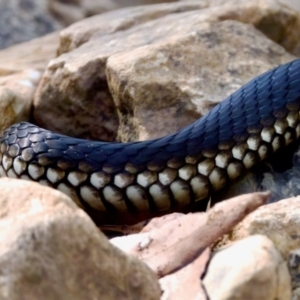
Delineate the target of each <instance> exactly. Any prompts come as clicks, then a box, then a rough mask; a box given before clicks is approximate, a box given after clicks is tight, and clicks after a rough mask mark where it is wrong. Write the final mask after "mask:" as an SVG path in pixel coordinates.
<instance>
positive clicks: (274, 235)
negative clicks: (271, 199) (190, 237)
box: [222, 197, 300, 259]
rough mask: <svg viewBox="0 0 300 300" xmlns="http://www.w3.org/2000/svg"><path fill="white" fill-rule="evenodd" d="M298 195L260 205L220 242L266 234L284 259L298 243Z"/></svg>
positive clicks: (297, 246) (299, 241)
mask: <svg viewBox="0 0 300 300" xmlns="http://www.w3.org/2000/svg"><path fill="white" fill-rule="evenodd" d="M299 215H300V197H295V198H291V199H285V200H282V201H279V202H276V203H272V204H269V205H265V206H263V207H260V208H259V209H257V210H256V211H255V212H253V213H251V214H249V215H248V216H247V217H246V218H245V219H244V220H243V221H242V222H241V223H239V224H238V225H237V226H236V227H235V228H234V229H233V230H232V231H231V232H230V233H229V234H228V236H226V239H224V240H223V242H222V244H224V243H225V244H227V243H228V242H233V241H237V240H240V239H242V238H245V237H248V236H249V235H254V234H262V235H265V236H267V237H268V238H269V239H270V240H271V241H272V242H273V243H274V245H275V246H276V248H277V250H278V251H279V252H280V254H281V255H282V257H283V258H284V259H287V257H288V255H289V253H290V252H291V251H292V250H294V249H297V248H299V245H300V217H299Z"/></svg>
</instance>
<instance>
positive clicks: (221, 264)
mask: <svg viewBox="0 0 300 300" xmlns="http://www.w3.org/2000/svg"><path fill="white" fill-rule="evenodd" d="M203 284H204V287H205V290H206V292H207V294H208V297H209V299H218V300H225V299H228V300H229V299H230V300H235V299H236V300H238V299H247V300H252V299H253V300H257V299H264V300H268V299H270V300H274V299H278V300H287V299H291V284H290V276H289V273H288V269H287V266H286V263H285V262H284V261H283V259H282V258H281V256H280V254H279V253H278V252H277V250H276V247H275V246H274V245H273V243H272V242H271V241H270V240H269V239H268V238H267V237H264V236H261V235H255V236H251V237H248V238H245V239H243V240H240V241H238V242H236V243H234V244H232V245H229V246H228V247H226V248H224V249H220V250H219V251H217V252H216V253H215V254H214V255H213V257H212V259H211V261H210V263H209V265H208V269H207V271H206V275H205V277H204V279H203Z"/></svg>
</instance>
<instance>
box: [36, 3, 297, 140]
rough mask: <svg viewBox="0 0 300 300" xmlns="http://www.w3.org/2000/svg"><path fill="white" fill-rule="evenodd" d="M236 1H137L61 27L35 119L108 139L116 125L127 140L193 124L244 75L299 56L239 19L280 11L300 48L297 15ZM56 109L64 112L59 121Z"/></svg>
mask: <svg viewBox="0 0 300 300" xmlns="http://www.w3.org/2000/svg"><path fill="white" fill-rule="evenodd" d="M209 3H210V4H209ZM239 3H240V4H239V6H238V7H237V4H236V2H235V4H234V5H233V4H231V5H229V4H228V5H225V6H224V7H223V6H221V5H220V1H214V2H207V1H204V2H201V3H198V2H187V3H184V2H178V3H172V4H162V5H154V6H150V7H149V8H148V7H147V8H144V7H138V8H135V9H131V10H129V9H123V10H117V11H114V12H108V13H105V14H102V15H100V16H95V17H92V18H90V19H88V20H85V21H81V22H79V23H77V24H74V25H72V26H71V27H69V28H68V29H66V30H64V31H63V32H62V33H61V43H60V47H59V50H58V53H59V54H61V55H60V56H59V57H57V58H56V59H54V60H52V61H51V63H50V64H49V66H48V68H47V70H46V72H45V74H44V76H43V78H42V80H41V83H40V85H39V88H38V91H37V93H36V95H35V101H34V118H35V122H36V123H37V124H38V125H40V126H42V127H46V128H48V129H50V130H53V131H57V132H61V133H63V134H68V135H69V134H72V135H75V136H77V137H81V138H89V139H102V140H108V141H112V140H115V139H116V131H117V130H118V128H119V133H118V139H119V140H121V141H129V140H143V139H148V138H155V137H158V136H162V135H164V134H167V133H172V132H174V131H176V130H178V129H179V128H182V127H184V126H185V125H187V124H189V123H191V122H192V121H194V120H196V119H197V118H198V117H200V116H202V115H203V114H204V113H205V112H207V111H208V110H210V109H211V108H212V106H214V105H215V104H217V103H218V102H219V101H221V100H223V99H224V98H225V96H226V95H229V94H230V93H231V92H233V91H234V90H236V89H237V88H239V87H240V86H241V85H242V84H244V83H245V82H246V81H248V80H250V79H251V78H253V77H254V76H256V75H258V74H260V73H262V72H264V71H266V70H267V69H270V68H272V67H274V66H276V65H278V64H281V63H284V62H286V61H289V60H292V59H293V58H294V56H292V55H290V54H289V53H287V52H285V51H284V50H283V48H282V47H281V46H278V44H275V43H274V42H272V41H270V40H268V39H267V38H266V37H265V35H262V34H261V33H259V32H258V31H257V30H255V29H254V28H253V27H252V26H250V25H245V24H242V23H241V22H238V21H239V20H241V19H243V18H244V17H245V19H243V21H244V22H250V23H251V22H253V23H254V24H255V26H258V24H262V23H263V24H265V23H266V20H268V19H269V20H274V24H273V23H272V27H274V28H275V24H277V27H279V28H284V30H283V31H284V35H285V38H286V40H290V42H289V43H287V44H289V45H290V46H289V47H290V48H289V49H296V47H297V46H296V40H297V39H296V37H295V36H297V34H298V31H297V30H296V28H298V27H297V24H298V23H297V22H300V18H299V14H297V13H296V12H295V11H293V10H292V9H290V8H288V7H286V6H283V5H280V4H278V3H277V2H276V1H275V0H273V1H271V0H270V1H268V2H267V3H265V4H264V5H262V4H261V2H260V1H258V0H257V1H255V2H251V5H250V4H249V5H245V2H243V1H240V2H239ZM213 5H215V6H213ZM207 7H209V8H207ZM272 7H273V8H272ZM204 8H207V9H204ZM237 9H238V11H239V12H240V14H236V11H237ZM258 11H259V12H261V13H260V14H259V15H257V14H256V12H258ZM279 12H282V13H284V16H285V18H284V17H280V16H278V14H279ZM276 13H277V14H276ZM251 16H255V17H252V18H251ZM275 16H278V17H275ZM227 19H235V20H237V21H224V20H227ZM111 20H113V21H111ZM220 20H222V22H220ZM287 20H293V22H292V21H291V22H290V23H289V24H293V25H294V26H292V25H289V26H291V28H290V27H288V26H287V25H285V24H286V23H285V22H287ZM258 27H259V26H258ZM261 27H263V26H261ZM263 28H264V27H263ZM276 38H277V36H276ZM292 41H293V42H292ZM291 45H292V46H291ZM239 49H243V51H239ZM245 49H247V50H245ZM243 53H246V54H245V55H243ZM46 112H47V113H46ZM58 113H59V114H60V115H61V116H62V115H63V116H64V117H61V118H60V120H59V122H55V123H54V122H53V121H52V120H53V119H54V118H56V116H57V114H58ZM91 120H93V121H92V124H91V123H90V122H91ZM119 120H120V125H119ZM174 120H176V121H174ZM100 124H102V125H101V126H102V127H100ZM153 124H155V127H154V125H153Z"/></svg>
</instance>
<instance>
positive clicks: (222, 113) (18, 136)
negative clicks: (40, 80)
mask: <svg viewBox="0 0 300 300" xmlns="http://www.w3.org/2000/svg"><path fill="white" fill-rule="evenodd" d="M299 114H300V59H296V60H294V61H291V62H288V63H285V64H282V65H280V66H278V67H276V68H274V69H272V70H270V71H267V72H266V73H264V74H262V75H259V76H257V77H255V78H254V79H252V80H251V81H250V82H248V83H247V84H245V85H243V86H242V87H241V88H239V89H238V90H237V91H236V92H234V93H233V94H231V95H230V96H229V97H227V98H226V99H225V100H223V101H222V102H220V103H219V104H218V105H216V106H215V107H214V108H213V109H212V110H210V111H209V112H208V113H207V114H206V115H204V116H203V117H201V118H200V119H198V120H196V121H195V122H193V123H192V124H190V125H189V126H187V127H185V128H183V129H182V130H179V131H178V132H176V133H173V134H170V135H167V136H164V137H161V138H156V139H152V140H146V141H137V142H128V143H121V142H102V141H91V140H84V139H78V138H73V137H69V136H65V135H61V134H58V133H54V132H51V131H48V130H46V129H43V128H40V127H38V126H36V125H34V124H31V123H28V122H20V123H18V124H14V125H12V126H10V127H9V128H8V129H6V130H5V131H4V133H3V135H2V136H1V138H0V177H11V178H19V179H24V180H30V181H36V182H39V183H40V184H42V185H45V186H50V187H52V188H55V189H57V190H60V191H61V192H63V193H65V194H67V195H68V196H70V197H71V198H72V200H73V201H75V203H76V204H78V206H80V207H81V208H83V209H84V210H85V211H86V212H87V213H88V214H89V215H90V216H91V218H92V219H93V220H94V221H95V222H96V223H97V224H133V223H136V222H138V221H141V220H145V219H149V218H152V217H154V216H158V215H162V214H166V213H169V212H175V211H189V209H192V208H193V207H200V208H201V209H202V210H205V209H206V208H207V205H208V204H207V203H208V199H210V197H211V195H212V194H213V193H215V192H216V191H218V190H220V189H222V188H223V187H225V186H226V185H228V184H229V182H231V181H232V180H235V179H236V178H238V177H239V176H240V175H242V174H243V173H245V172H246V170H248V169H250V168H252V167H253V166H254V165H256V164H257V163H259V162H260V161H262V160H264V159H265V158H267V157H268V156H269V155H271V154H272V153H274V152H276V151H277V150H278V149H280V148H282V147H284V146H286V145H288V144H290V143H291V142H293V141H295V140H296V139H297V138H299V136H300V117H299Z"/></svg>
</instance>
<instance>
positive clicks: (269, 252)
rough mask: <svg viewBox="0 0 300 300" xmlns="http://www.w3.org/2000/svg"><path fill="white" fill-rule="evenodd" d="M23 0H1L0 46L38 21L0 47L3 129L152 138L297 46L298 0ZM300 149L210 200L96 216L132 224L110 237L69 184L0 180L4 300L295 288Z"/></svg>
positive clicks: (299, 264)
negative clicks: (139, 219)
mask: <svg viewBox="0 0 300 300" xmlns="http://www.w3.org/2000/svg"><path fill="white" fill-rule="evenodd" d="M21 2H22V1H17V0H13V1H9V2H8V1H0V12H1V13H0V28H1V30H0V47H1V48H5V47H8V46H9V45H12V44H14V43H16V42H21V41H24V40H28V39H31V38H33V37H37V36H40V35H44V34H46V33H49V34H48V35H45V36H42V37H38V38H36V39H33V40H30V41H28V42H23V43H21V44H18V45H14V46H11V47H9V48H7V49H3V50H1V51H0V132H3V130H4V129H6V128H7V127H8V126H10V125H11V124H13V123H16V122H19V121H30V122H33V123H35V124H38V125H40V126H42V127H44V128H48V129H50V130H52V131H56V132H60V133H63V134H67V135H72V136H77V137H80V138H88V139H100V140H106V141H115V140H119V141H124V142H126V141H132V140H145V139H149V138H154V137H160V136H163V135H165V134H169V133H173V132H175V131H177V130H179V129H180V128H182V127H184V126H186V125H188V124H189V123H191V122H192V121H194V120H196V119H198V118H199V117H201V116H202V115H203V114H205V113H206V112H207V111H208V110H210V109H211V108H212V107H213V106H214V105H215V104H217V103H218V102H220V101H221V100H222V99H224V98H225V97H226V96H228V95H229V94H230V93H232V92H233V91H235V90H236V89H238V88H239V87H240V86H242V85H243V84H244V83H246V82H247V81H249V80H250V79H252V78H253V77H255V76H257V75H258V74H261V73H263V72H264V71H266V70H268V69H271V68H273V67H275V66H277V65H279V64H282V63H285V62H288V61H291V60H293V59H295V58H297V57H299V56H300V31H299V26H300V6H299V3H298V2H297V1H290V2H287V1H279V0H267V1H260V0H252V1H249V0H247V1H246V0H229V1H221V0H201V1H200V0H199V1H177V2H176V1H174V2H173V3H163V4H155V5H150V6H149V5H147V6H139V7H127V8H120V7H121V6H127V5H136V4H149V2H151V1H144V2H143V3H142V2H141V1H132V2H131V1H128V2H126V1H117V0H115V1H83V0H82V1H79V0H78V1H75V0H74V1H66V2H63V1H40V0H39V1H38V0H36V1H34V0H31V1H23V2H22V5H21V4H20V3H21ZM147 2H148V3H147ZM157 2H159V1H157ZM117 8H120V9H118V10H116V9H117ZM18 9H19V11H18ZM100 13H101V14H100ZM1 14H3V15H1ZM91 15H94V16H92V17H90V18H86V17H88V16H91ZM20 16H21V17H20ZM19 17H20V18H19ZM12 21H13V22H12ZM1 22H2V23H3V24H1ZM74 22H75V23H74ZM26 24H30V26H29V25H28V26H27V25H26ZM70 24H72V25H70ZM68 25H70V26H68ZM10 26H11V27H10ZM66 26H68V27H66ZM65 27H66V28H65ZM4 29H5V30H6V31H5V30H4ZM299 157H300V154H299V143H295V144H293V145H292V146H291V147H289V148H288V149H285V150H284V151H281V152H279V153H277V154H276V155H274V156H273V157H271V158H269V159H268V160H267V161H266V162H264V163H263V164H260V165H259V166H257V167H256V168H254V169H253V170H251V172H249V173H248V174H245V175H244V176H243V177H242V178H241V179H239V180H237V181H236V182H234V183H233V184H232V185H231V186H229V187H227V188H226V189H225V190H223V191H222V192H220V193H218V194H216V195H214V199H213V200H215V201H218V200H223V199H227V198H230V199H229V200H227V201H223V202H221V203H219V204H217V205H215V206H214V207H213V208H212V209H211V210H209V211H208V212H206V213H190V214H187V215H184V214H171V215H167V216H164V217H161V218H156V219H153V220H150V221H148V222H144V223H140V224H136V225H134V226H130V227H129V226H123V227H121V228H120V227H118V228H116V227H112V226H110V227H109V226H106V227H105V228H102V229H105V230H106V232H107V231H109V230H111V231H112V230H114V231H116V230H119V231H122V232H125V233H128V234H129V235H125V236H122V237H115V238H111V239H110V240H109V239H107V237H106V236H105V235H104V234H103V233H102V232H101V231H100V230H99V228H97V227H96V226H95V224H94V223H93V222H92V221H91V219H90V218H89V216H88V215H87V214H86V213H85V212H84V211H83V210H82V209H80V208H78V207H77V206H76V205H75V203H74V202H73V201H72V200H71V199H70V198H69V197H68V196H67V195H64V194H62V193H61V192H59V191H55V190H52V189H50V188H48V187H44V186H40V185H39V184H37V183H33V182H27V181H20V180H16V179H6V178H3V179H1V180H0V190H1V194H0V202H1V205H0V232H1V234H0V299H12V300H14V299H30V300H32V299H42V298H43V299H170V300H173V299H175V300H176V299H205V300H208V299H210V300H220V299H222V300H223V299H224V300H225V299H228V300H229V299H249V300H251V299H253V300H254V299H255V300H257V299H266V300H268V299H270V300H271V299H272V300H273V299H278V300H281V299H282V300H286V299H293V300H296V299H300V281H299V276H300V259H299V258H300V229H299V228H300V226H299V225H300V216H299V215H300V201H299V197H297V195H298V194H299V190H300V186H299V183H298V182H299V180H298V178H299V165H300V160H299ZM267 190H268V191H270V192H271V193H269V192H266V191H267ZM246 193H247V194H246ZM283 199H284V200H283ZM277 200H283V201H279V202H278V201H277ZM267 202H273V203H271V204H269V205H263V204H265V203H267ZM260 206H261V207H260Z"/></svg>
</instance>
